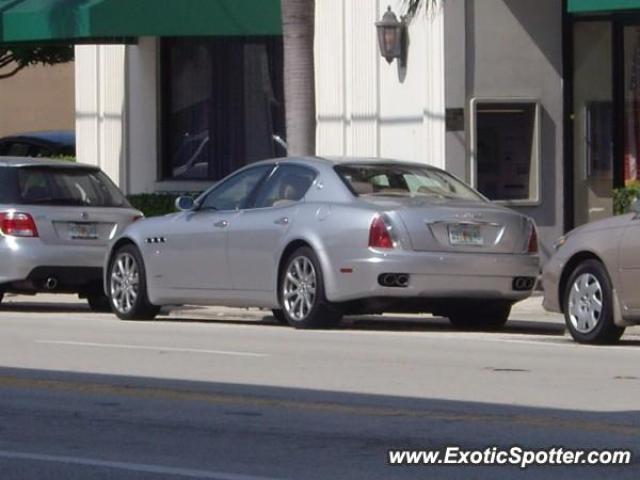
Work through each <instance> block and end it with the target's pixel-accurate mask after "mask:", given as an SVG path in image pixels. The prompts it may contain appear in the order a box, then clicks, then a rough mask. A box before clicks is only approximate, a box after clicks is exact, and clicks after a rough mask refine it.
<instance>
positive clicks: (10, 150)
mask: <svg viewBox="0 0 640 480" xmlns="http://www.w3.org/2000/svg"><path fill="white" fill-rule="evenodd" d="M30 148H31V145H28V144H26V143H18V142H14V143H10V144H9V146H8V147H7V150H6V153H5V155H7V156H8V157H28V156H29V149H30Z"/></svg>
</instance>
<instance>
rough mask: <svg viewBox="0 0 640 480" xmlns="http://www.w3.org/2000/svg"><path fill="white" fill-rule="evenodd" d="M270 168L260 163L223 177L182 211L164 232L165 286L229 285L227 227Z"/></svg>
mask: <svg viewBox="0 0 640 480" xmlns="http://www.w3.org/2000/svg"><path fill="white" fill-rule="evenodd" d="M272 169H273V166H272V165H259V166H256V167H253V168H249V169H246V170H242V171H241V172H239V173H237V174H236V175H233V176H231V177H229V178H228V179H227V180H224V181H223V182H222V183H220V184H219V185H218V186H216V187H215V188H214V189H212V190H211V191H210V192H208V193H207V194H206V195H204V196H203V197H202V198H201V199H199V201H198V205H197V206H196V208H195V209H194V210H193V211H190V212H183V213H181V214H180V215H179V216H178V217H177V218H176V219H175V220H174V222H173V225H171V226H170V229H168V230H169V231H167V232H166V233H163V238H164V240H165V244H164V245H163V250H164V254H163V257H164V261H163V263H164V267H163V270H164V273H163V277H164V281H163V283H164V286H165V288H177V289H185V290H229V289H232V288H233V286H232V283H231V277H230V274H229V265H228V262H227V243H228V232H229V227H230V226H231V225H233V223H234V222H235V220H236V219H237V218H238V216H239V215H240V211H241V209H242V208H243V207H244V206H245V204H246V203H247V202H248V201H249V199H250V198H252V194H253V193H254V190H255V189H256V187H257V186H258V185H259V184H260V182H261V181H262V180H263V178H265V177H266V176H267V175H268V173H269V172H270V171H271V170H272Z"/></svg>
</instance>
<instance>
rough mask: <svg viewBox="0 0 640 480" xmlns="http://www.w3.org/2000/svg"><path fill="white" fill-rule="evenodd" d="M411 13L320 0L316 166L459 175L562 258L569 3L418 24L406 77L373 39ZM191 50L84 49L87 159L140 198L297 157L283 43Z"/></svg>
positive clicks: (478, 1)
mask: <svg viewBox="0 0 640 480" xmlns="http://www.w3.org/2000/svg"><path fill="white" fill-rule="evenodd" d="M402 4H403V2H402V1H401V0H316V45H315V57H316V101H317V154H319V155H339V156H342V155H345V156H367V157H387V158H397V159H403V160H411V161H417V162H421V163H425V164H430V165H435V166H438V167H441V168H445V169H447V170H448V171H450V172H452V173H454V174H456V175H458V176H459V177H461V178H463V179H465V180H466V181H468V182H470V183H472V184H474V186H476V187H478V188H479V189H480V190H481V191H483V193H485V195H487V196H488V197H489V198H491V199H492V200H495V201H499V202H503V203H504V204H506V205H508V206H510V207H512V208H516V209H519V210H520V211H522V212H523V213H526V214H528V215H531V216H532V217H533V218H534V219H535V220H536V221H537V222H538V225H539V227H540V232H541V236H542V239H543V248H545V249H546V250H547V251H546V253H550V249H551V247H550V245H551V243H552V242H553V240H554V239H555V238H556V237H557V236H559V235H560V234H561V233H562V231H563V229H564V227H565V218H564V208H565V207H564V199H565V196H564V194H563V182H564V180H563V179H564V163H563V121H564V118H563V82H562V81H563V71H562V64H563V54H562V18H563V10H562V9H563V7H562V1H561V0H542V1H539V2H531V1H529V0H464V1H463V0H447V1H445V2H443V3H442V4H441V5H440V7H438V8H435V9H433V10H432V11H431V12H430V13H428V14H425V13H424V12H422V13H419V14H418V15H416V17H415V18H413V19H412V20H411V21H410V22H409V24H408V52H407V61H406V65H404V66H402V65H401V64H400V62H398V61H394V62H393V63H391V64H389V63H387V61H386V60H385V59H384V58H382V56H381V55H380V52H379V48H378V40H377V36H376V29H375V22H376V21H377V20H379V19H381V18H382V16H383V14H384V13H385V11H386V10H387V7H388V6H390V7H391V8H392V10H394V11H395V12H396V14H398V16H399V15H400V13H401V11H402ZM193 42H195V43H193ZM193 42H192V43H189V40H186V39H182V40H179V39H178V40H176V39H167V38H160V37H144V36H143V37H139V38H137V39H135V41H134V42H132V43H130V44H127V45H100V46H93V45H79V46H77V47H76V109H77V133H78V139H77V142H78V158H79V160H80V161H81V162H84V163H91V164H97V165H99V166H100V167H102V168H103V169H104V170H105V171H106V172H107V173H108V174H109V175H110V176H111V177H112V178H114V179H115V180H116V181H117V182H118V183H119V184H120V186H121V187H122V188H123V189H124V190H125V191H126V192H127V193H129V194H137V193H153V192H178V191H188V192H193V191H201V190H203V189H205V188H206V187H208V186H209V185H211V184H212V183H213V182H215V181H216V180H218V179H219V177H220V175H222V174H223V173H228V171H230V170H232V169H233V168H236V167H239V166H241V165H243V164H246V163H250V162H252V161H255V160H259V159H261V158H268V157H271V156H281V155H283V154H284V152H283V151H282V150H281V149H279V148H278V146H277V145H276V144H273V145H272V144H270V140H271V137H272V136H273V135H276V134H277V135H280V136H284V125H283V118H284V114H283V102H284V98H283V93H282V88H283V87H282V78H281V76H282V73H281V72H282V70H281V69H280V71H278V69H279V68H280V63H279V62H281V38H280V37H278V36H277V35H276V36H271V37H269V38H265V37H254V38H249V37H246V38H245V39H244V40H242V39H238V38H236V39H235V40H233V41H231V43H229V44H227V43H224V42H226V40H224V39H222V38H220V39H218V40H216V37H197V38H195V39H194V40H193ZM198 42H200V43H198ZM220 42H222V43H220ZM278 42H280V44H278ZM189 45H193V46H192V47H189ZM203 49H204V50H203ZM225 49H231V51H233V52H236V53H234V54H233V55H232V56H229V57H228V58H227V57H225V56H224V55H225V54H224V52H225V51H226V50H225ZM201 50H202V51H203V52H204V51H206V52H208V53H207V54H206V55H205V56H204V57H203V56H202V55H201V54H200V53H197V54H196V53H194V52H200V51H201ZM176 52H177V53H176ZM207 55H208V56H207ZM222 57H224V62H231V67H229V68H227V67H226V65H227V63H221V62H222V61H223V60H221V59H220V58H222ZM238 57H239V58H240V61H238V60H237V58H238ZM238 62H239V63H238ZM167 64H171V65H170V68H168V67H167ZM194 65H195V66H194ZM173 66H176V69H175V71H174V70H172V68H173ZM238 69H239V71H241V72H243V73H242V75H240V76H238V78H237V79H236V80H233V79H232V81H231V83H230V82H229V81H225V80H224V79H223V78H221V75H223V74H224V75H226V76H230V75H231V76H233V75H235V73H234V71H235V70H238ZM198 72H201V73H198ZM220 72H222V73H220ZM198 79H199V80H198ZM207 82H209V83H207ZM207 85H208V89H209V93H206V95H204V94H202V95H201V93H200V92H201V90H202V89H203V88H205V87H206V86H207ZM225 89H228V92H227V90H225ZM238 89H239V90H238ZM218 90H219V91H221V92H223V93H222V94H216V93H211V92H215V91H218ZM185 92H191V93H188V94H187V93H185ZM205 97H206V98H205ZM219 108H221V109H223V114H222V115H219V114H217V113H216V111H217V109H219ZM234 112H235V113H234ZM238 112H239V113H238ZM236 117H237V118H236ZM203 118H206V119H208V120H203ZM207 122H208V123H207ZM183 130H184V131H183ZM228 135H232V136H233V137H234V138H232V139H229V138H226V137H227V136H228ZM185 152H186V153H185ZM218 164H220V165H223V167H220V168H218V167H217V166H216V165H218Z"/></svg>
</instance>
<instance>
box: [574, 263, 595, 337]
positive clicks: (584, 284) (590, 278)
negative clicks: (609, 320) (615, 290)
mask: <svg viewBox="0 0 640 480" xmlns="http://www.w3.org/2000/svg"><path fill="white" fill-rule="evenodd" d="M602 299H603V295H602V285H600V282H599V281H598V279H597V278H596V277H595V276H594V275H592V274H591V273H584V274H582V275H580V276H579V277H578V278H576V279H575V281H574V282H573V285H571V293H570V294H569V305H568V306H569V319H570V320H571V323H572V325H573V327H574V328H575V329H576V330H577V331H578V332H581V333H590V332H592V331H593V330H594V329H595V328H596V327H597V326H598V323H599V322H600V318H601V317H602V308H603V306H602V302H603V300H602Z"/></svg>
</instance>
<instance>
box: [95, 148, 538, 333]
mask: <svg viewBox="0 0 640 480" xmlns="http://www.w3.org/2000/svg"><path fill="white" fill-rule="evenodd" d="M176 203H177V206H178V208H179V209H180V210H182V211H181V212H179V213H175V214H172V215H169V216H166V217H162V218H151V219H146V220H143V221H141V222H137V223H135V224H134V225H132V226H130V227H129V228H128V229H127V230H126V231H125V232H124V233H123V234H122V236H120V238H118V239H117V240H116V241H115V242H114V243H113V245H112V247H111V252H110V254H109V256H108V257H107V259H106V268H105V272H106V277H105V288H106V290H107V292H108V294H109V296H110V297H111V302H112V306H113V308H114V311H115V312H116V313H117V315H118V316H119V317H120V318H122V319H151V318H153V317H154V316H155V315H156V314H157V313H158V309H159V307H160V306H161V305H168V304H207V305H211V304H213V305H226V306H236V307H261V308H267V309H273V310H274V315H275V316H276V318H277V319H278V320H280V321H282V322H287V323H289V324H290V325H292V326H294V327H297V328H319V327H328V326H331V325H334V324H336V322H338V321H339V320H340V318H341V316H342V315H345V314H355V313H382V312H431V313H434V314H437V315H442V316H447V317H449V319H450V320H451V322H453V324H454V325H456V326H461V327H472V328H474V327H476V328H496V327H499V326H501V325H503V324H504V323H505V322H506V320H507V318H508V316H509V312H510V308H511V306H512V305H513V304H514V303H515V302H517V301H519V300H522V299H524V298H526V297H528V296H529V295H530V294H531V291H532V289H533V288H534V284H535V281H536V277H537V275H538V273H539V266H538V255H537V251H538V246H537V237H536V228H535V225H534V223H533V221H532V220H531V219H529V218H527V217H525V216H523V215H521V214H518V213H516V212H514V211H511V210H508V209H506V208H502V207H500V206H497V205H493V204H491V203H490V202H489V201H487V200H486V199H485V198H484V197H483V196H482V195H480V194H479V193H478V192H476V191H474V190H473V189H472V188H470V187H468V186H467V185H465V184H464V183H463V182H461V181H460V180H458V179H456V178H455V177H453V176H451V175H449V174H448V173H446V172H444V171H442V170H439V169H436V168H432V167H429V166H425V165H423V164H413V163H405V162H398V161H391V160H388V161H387V160H350V159H327V158H289V159H280V160H271V161H264V162H259V163H255V164H252V165H250V166H248V167H245V168H243V169H242V170H239V171H238V172H236V173H234V174H233V175H231V176H229V177H227V178H226V179H224V180H222V181H221V182H219V183H218V184H217V185H215V186H214V187H213V188H211V189H210V190H208V191H207V192H205V193H204V194H203V195H201V196H200V197H199V198H197V199H196V200H195V201H193V200H192V199H191V198H189V197H181V198H179V199H178V201H177V202H176Z"/></svg>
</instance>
